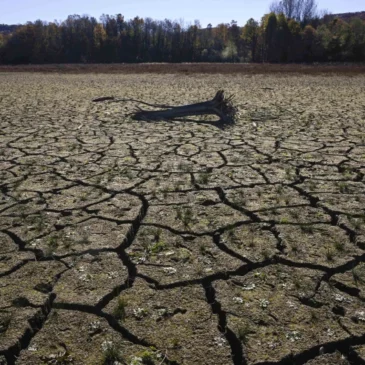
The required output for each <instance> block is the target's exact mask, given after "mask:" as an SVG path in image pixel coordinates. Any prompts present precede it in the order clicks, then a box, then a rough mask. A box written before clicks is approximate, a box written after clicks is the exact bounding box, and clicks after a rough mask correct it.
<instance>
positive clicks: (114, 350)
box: [101, 341, 124, 365]
mask: <svg viewBox="0 0 365 365" xmlns="http://www.w3.org/2000/svg"><path fill="white" fill-rule="evenodd" d="M101 349H102V350H103V358H102V365H114V364H116V363H120V361H124V360H123V358H122V355H121V353H120V352H121V351H120V348H119V346H118V345H117V344H115V343H114V342H113V341H104V342H103V343H102V344H101Z"/></svg>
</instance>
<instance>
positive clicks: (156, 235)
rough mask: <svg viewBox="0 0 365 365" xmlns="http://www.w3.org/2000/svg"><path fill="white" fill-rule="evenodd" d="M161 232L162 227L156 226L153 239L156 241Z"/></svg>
mask: <svg viewBox="0 0 365 365" xmlns="http://www.w3.org/2000/svg"><path fill="white" fill-rule="evenodd" d="M161 234H162V229H161V228H157V229H156V230H155V231H154V232H153V238H154V240H155V241H156V242H157V241H159V240H160V238H161Z"/></svg>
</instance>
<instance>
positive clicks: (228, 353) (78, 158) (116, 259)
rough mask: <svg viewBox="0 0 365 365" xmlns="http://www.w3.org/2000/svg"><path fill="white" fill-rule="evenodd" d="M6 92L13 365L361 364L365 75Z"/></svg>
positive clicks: (2, 248)
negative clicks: (226, 103) (151, 108)
mask: <svg viewBox="0 0 365 365" xmlns="http://www.w3.org/2000/svg"><path fill="white" fill-rule="evenodd" d="M0 83H1V88H0V123H1V129H0V364H7V365H13V364H17V365H18V364H19V365H39V364H58V365H59V364H87V365H94V364H95V365H101V364H114V365H117V364H128V365H129V364H131V365H138V364H156V365H162V364H171V365H172V364H175V365H177V364H216V365H227V364H233V365H246V364H247V365H270V364H278V365H284V364H295V365H300V364H306V365H333V364H343V365H349V364H356V365H357V364H359V365H361V364H365V307H364V306H365V303H364V302H365V209H364V208H365V185H364V181H365V180H364V175H365V128H364V127H365V76H361V75H359V76H356V77H351V78H350V77H347V76H344V75H342V76H339V75H337V76H331V77H324V76H310V75H294V74H292V75H285V74H280V75H270V74H267V75H254V74H252V75H244V74H242V75H240V74H235V75H228V74H227V75H219V74H216V75H202V74H195V75H192V76H189V75H181V74H165V75H158V74H143V75H140V74H139V75H138V74H118V75H117V74H116V75H102V74H99V75H97V74H88V75H81V74H80V75H58V74H48V75H46V74H40V73H38V74H31V73H1V74H0ZM221 88H223V89H225V90H226V91H227V93H228V94H234V95H235V103H236V104H237V106H238V108H239V111H240V116H239V120H238V122H237V124H236V125H234V126H232V127H230V128H226V129H222V128H220V127H219V124H217V121H215V120H214V118H213V119H212V118H211V117H209V118H204V117H200V118H190V119H185V120H180V121H161V122H143V121H134V120H132V119H131V116H130V113H131V112H132V111H133V110H135V108H136V106H142V105H140V104H138V103H137V102H134V101H128V102H113V101H105V102H101V103H92V102H91V100H92V99H93V98H97V97H102V96H115V97H118V98H119V97H120V98H132V99H137V100H143V101H146V102H148V103H156V104H169V105H182V104H188V103H193V102H198V101H204V100H208V99H211V98H212V97H213V96H214V94H215V92H216V91H217V90H218V89H221ZM143 107H144V108H147V107H146V106H143Z"/></svg>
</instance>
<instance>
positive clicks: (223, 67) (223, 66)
mask: <svg viewBox="0 0 365 365" xmlns="http://www.w3.org/2000/svg"><path fill="white" fill-rule="evenodd" d="M1 72H37V73H38V72H40V73H61V74H64V73H67V74H85V73H92V74H95V73H107V74H108V73H111V74H128V75H129V74H131V73H133V74H136V73H137V74H150V73H155V74H182V75H191V74H226V75H230V74H242V75H261V74H282V75H283V76H285V77H286V76H288V75H289V74H294V75H296V74H304V75H334V74H339V75H348V76H356V75H359V74H360V75H363V74H365V65H364V64H361V63H359V64H352V63H348V64H346V63H344V64H332V63H329V64H268V63H267V64H266V63H263V64H255V63H250V64H248V63H176V64H174V63H141V64H123V63H122V64H121V63H115V64H114V63H113V64H54V65H14V66H12V65H0V73H1Z"/></svg>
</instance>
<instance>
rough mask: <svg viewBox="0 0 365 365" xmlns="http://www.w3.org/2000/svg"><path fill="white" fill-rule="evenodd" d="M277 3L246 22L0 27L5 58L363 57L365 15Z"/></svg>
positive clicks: (77, 21) (73, 21)
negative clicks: (343, 15)
mask: <svg viewBox="0 0 365 365" xmlns="http://www.w3.org/2000/svg"><path fill="white" fill-rule="evenodd" d="M288 1H289V0H288ZM293 1H294V0H293ZM295 1H298V0H295ZM280 4H281V5H280V6H281V7H283V6H284V5H285V8H283V10H285V12H279V13H278V12H277V11H273V12H271V13H269V14H266V15H264V16H263V17H262V19H261V21H260V22H258V21H255V20H254V19H249V20H248V21H247V23H246V24H245V25H244V26H240V25H239V24H238V23H237V22H236V21H234V20H232V21H231V22H230V23H221V24H218V25H217V26H216V27H213V26H212V25H211V24H210V25H208V27H207V28H202V27H201V25H200V23H199V21H195V22H194V23H193V24H184V22H183V21H179V22H176V21H171V20H169V19H165V20H163V21H156V20H153V19H151V18H145V19H143V18H140V17H134V18H133V19H130V20H126V19H125V18H124V16H123V15H122V14H116V15H113V16H111V15H105V14H103V15H102V16H101V17H100V20H99V21H98V20H97V19H95V18H93V17H88V16H79V15H72V16H69V17H68V18H67V19H66V20H65V21H63V22H60V23H58V22H52V23H46V22H42V21H39V20H38V21H36V22H33V23H31V22H28V23H26V24H24V25H22V26H18V27H4V26H3V28H4V29H6V31H4V32H3V33H1V32H0V63H7V64H20V63H36V64H42V63H104V62H105V63H107V62H276V63H278V62H282V63H284V62H327V61H336V62H338V61H341V62H342V61H356V62H359V61H365V21H364V20H362V19H360V18H357V19H356V18H355V19H351V20H350V21H349V22H346V21H344V20H342V19H337V18H333V17H332V18H331V17H325V18H323V19H320V18H314V19H310V18H311V16H312V15H313V11H312V12H311V11H309V10H308V9H309V8H311V9H312V10H313V7H312V5H311V4H312V3H310V2H308V1H307V2H306V1H305V0H302V2H301V4H302V5H303V4H307V8H300V9H299V10H300V11H299V10H298V9H297V8H295V6H294V7H292V8H291V7H290V6H292V5H293V4H294V5H295V2H294V3H291V2H285V1H282V2H281V3H280ZM290 4H292V5H290ZM278 9H279V8H276V10H278ZM274 10H275V9H274ZM303 14H307V15H303ZM308 14H310V15H308ZM311 14H312V15H311ZM289 15H291V16H289ZM303 17H304V18H303ZM9 29H10V30H9Z"/></svg>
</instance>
